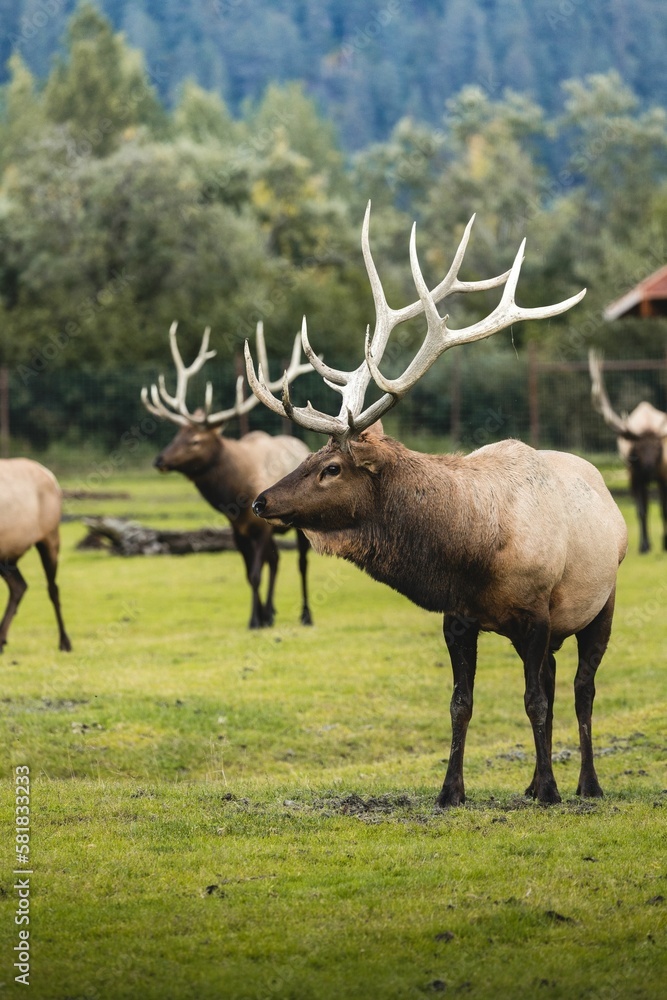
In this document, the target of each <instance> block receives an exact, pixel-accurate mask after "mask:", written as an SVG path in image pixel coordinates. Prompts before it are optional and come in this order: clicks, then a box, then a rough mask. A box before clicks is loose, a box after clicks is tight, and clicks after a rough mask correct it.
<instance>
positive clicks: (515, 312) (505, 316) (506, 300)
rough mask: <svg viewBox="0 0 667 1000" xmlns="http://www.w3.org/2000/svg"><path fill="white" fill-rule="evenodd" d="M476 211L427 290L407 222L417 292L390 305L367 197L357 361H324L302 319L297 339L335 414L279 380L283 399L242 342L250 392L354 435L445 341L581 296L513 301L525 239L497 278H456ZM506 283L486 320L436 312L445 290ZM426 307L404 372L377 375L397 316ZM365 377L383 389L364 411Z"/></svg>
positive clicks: (470, 337)
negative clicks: (294, 394) (328, 391)
mask: <svg viewBox="0 0 667 1000" xmlns="http://www.w3.org/2000/svg"><path fill="white" fill-rule="evenodd" d="M474 221H475V216H474V215H473V217H472V219H471V220H470V222H469V223H468V225H467V226H466V229H465V232H464V234H463V237H462V239H461V242H460V244H459V247H458V249H457V251H456V254H455V255H454V260H453V261H452V265H451V267H450V269H449V271H448V273H447V275H446V276H445V277H444V278H443V280H442V281H441V282H440V284H439V285H437V286H436V287H435V288H434V289H432V290H431V291H429V289H428V286H427V285H426V282H425V281H424V277H423V275H422V272H421V268H420V266H419V261H418V259H417V249H416V224H415V225H413V227H412V235H411V238H410V266H411V269H412V277H413V280H414V283H415V287H416V289H417V293H418V295H419V299H418V301H416V302H413V303H411V304H410V305H408V306H404V307H403V308H402V309H392V307H391V306H390V305H389V304H388V302H387V299H386V296H385V294H384V289H383V287H382V282H381V281H380V277H379V274H378V271H377V268H376V267H375V263H374V261H373V257H372V254H371V249H370V241H369V224H370V202H369V204H368V207H367V208H366V214H365V217H364V224H363V229H362V236H361V247H362V252H363V256H364V262H365V265H366V271H367V273H368V277H369V280H370V284H371V289H372V292H373V301H374V304H375V315H376V319H375V329H374V331H373V335H372V337H371V334H370V328H367V330H366V344H365V359H364V361H363V362H362V364H361V365H360V366H359V368H357V369H355V370H354V371H351V372H346V371H339V370H338V369H335V368H330V367H329V365H325V364H324V363H323V362H322V361H321V360H320V359H319V358H317V357H316V355H315V353H314V351H313V349H312V348H311V346H310V343H309V341H308V334H307V330H306V321H305V319H304V321H303V325H302V329H301V341H302V344H303V350H304V353H305V355H306V357H307V358H308V360H309V361H310V363H311V364H312V366H313V368H314V369H315V370H316V371H317V372H318V373H319V374H320V375H321V376H322V378H323V379H324V381H325V382H326V384H327V385H329V386H330V387H331V388H332V389H335V390H336V391H337V392H339V393H340V394H341V396H342V397H343V402H342V406H341V409H340V412H339V414H338V416H337V417H333V416H330V415H328V414H326V413H322V412H320V411H319V410H315V409H314V408H313V407H312V406H311V404H310V403H308V404H307V406H305V407H297V406H294V405H293V404H292V401H291V399H290V396H289V390H288V388H287V384H286V383H285V382H284V381H283V392H282V402H281V401H280V400H278V399H276V397H275V396H274V395H273V394H272V393H271V392H270V391H269V388H270V387H269V386H268V385H267V384H266V383H265V380H264V377H263V372H262V368H261V366H260V369H259V372H258V373H257V375H256V374H255V369H254V365H253V362H252V357H251V355H250V349H249V347H248V343H247V342H246V345H245V357H246V370H247V373H248V382H249V384H250V387H251V389H252V391H253V392H254V393H255V394H256V395H257V396H259V398H260V399H261V400H262V402H263V403H265V404H266V405H267V406H268V407H269V408H270V409H272V410H275V411H276V412H277V413H280V414H282V415H283V416H287V417H290V418H291V419H292V420H293V421H294V422H295V423H298V424H301V426H302V427H306V428H308V429H309V430H315V431H321V432H323V433H325V434H330V435H332V436H333V437H335V438H337V439H338V440H339V441H341V442H343V441H345V440H346V439H347V438H348V437H350V436H351V435H352V434H359V433H360V432H361V431H362V430H364V429H365V428H366V427H369V426H370V425H371V424H372V423H374V422H375V421H376V420H379V419H380V417H381V416H382V415H383V414H384V413H386V412H387V411H388V410H389V409H391V407H392V406H394V405H395V404H396V403H397V402H398V400H399V399H402V398H403V396H405V394H406V393H407V392H408V391H409V390H410V389H411V388H412V386H413V385H415V383H416V382H417V381H418V380H419V379H420V378H421V377H422V375H423V374H424V373H425V372H426V371H427V370H428V369H429V368H430V367H431V365H432V364H433V363H434V361H435V360H436V359H437V358H438V357H439V356H440V355H441V354H442V353H443V352H444V351H446V350H448V349H449V348H450V347H455V346H457V345H458V344H465V343H468V342H472V341H474V340H482V339H483V338H485V337H490V336H491V335H492V334H494V333H497V332H498V331H499V330H502V329H504V328H505V327H508V326H510V325H511V324H512V323H517V322H519V321H520V320H527V319H547V318H549V317H550V316H557V315H559V313H562V312H565V311H566V310H567V309H570V308H571V307H572V306H573V305H576V303H577V302H579V301H581V299H582V298H583V296H584V295H585V294H586V290H585V289H584V290H583V291H581V292H579V293H578V294H577V295H573V296H572V297H571V298H569V299H566V300H565V301H563V302H558V303H556V304H555V305H551V306H543V307H540V308H536V309H523V308H521V307H520V306H517V304H516V303H515V301H514V294H515V291H516V286H517V282H518V280H519V273H520V271H521V264H522V262H523V251H524V247H525V242H526V241H525V240H524V241H523V242H522V244H521V246H520V247H519V252H518V253H517V255H516V258H515V260H514V264H513V265H512V267H511V268H510V270H509V271H505V272H504V273H503V274H500V275H498V276H497V277H495V278H488V279H486V280H483V281H461V280H460V279H459V269H460V267H461V264H462V262H463V257H464V255H465V252H466V248H467V246H468V240H469V239H470V232H471V230H472V226H473V223H474ZM503 284H504V285H505V289H504V291H503V295H502V298H501V300H500V303H499V304H498V306H497V307H496V308H495V309H494V310H493V312H492V313H490V315H489V316H487V317H486V318H485V319H483V320H480V321H479V322H478V323H474V324H473V325H472V326H468V327H465V328H464V329H462V330H453V329H450V328H449V327H448V326H447V320H448V317H447V316H445V317H444V318H443V317H441V316H440V314H439V312H438V309H437V303H438V302H441V301H442V300H443V299H444V298H446V297H447V296H448V295H452V294H454V293H455V292H464V293H467V292H475V291H485V290H487V289H490V288H497V287H498V286H499V285H503ZM421 313H425V315H426V320H427V333H426V337H425V339H424V342H423V344H422V346H421V348H420V349H419V351H418V352H417V354H416V356H415V357H414V359H413V360H412V361H411V363H410V364H409V365H408V367H407V369H406V371H405V372H404V373H403V375H401V376H400V377H399V378H396V379H387V378H385V377H384V375H382V373H381V371H380V368H379V365H380V362H381V361H382V357H383V355H384V351H385V348H386V346H387V342H388V340H389V336H390V334H391V332H392V330H393V329H394V327H396V326H398V324H399V323H403V322H405V321H406V320H408V319H412V318H413V317H415V316H419V315H420V314H421ZM371 379H372V380H373V381H374V382H375V384H376V385H377V386H378V387H379V388H380V389H381V390H382V391H383V393H384V395H383V396H382V397H381V398H380V399H378V400H377V402H375V403H373V404H371V405H370V406H369V407H367V408H366V409H365V410H364V408H363V406H364V397H365V394H366V389H367V388H368V386H369V384H370V382H371Z"/></svg>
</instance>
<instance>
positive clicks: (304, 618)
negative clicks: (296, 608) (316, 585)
mask: <svg viewBox="0 0 667 1000" xmlns="http://www.w3.org/2000/svg"><path fill="white" fill-rule="evenodd" d="M296 544H297V546H298V549H299V573H300V574H301V596H302V599H303V603H302V605H301V624H302V625H312V624H313V619H312V616H311V614H310V608H309V607H308V580H307V574H308V550H309V548H310V542H309V541H308V539H307V538H306V536H305V535H304V533H303V531H299V530H298V529H297V533H296Z"/></svg>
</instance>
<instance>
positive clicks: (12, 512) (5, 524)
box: [0, 458, 72, 652]
mask: <svg viewBox="0 0 667 1000" xmlns="http://www.w3.org/2000/svg"><path fill="white" fill-rule="evenodd" d="M0 495H1V496H2V518H1V519H0V576H2V578H3V579H4V581H5V582H6V584H7V586H8V587H9V601H8V603H7V607H6V609H5V613H4V616H3V619H2V622H0V652H2V649H3V647H4V646H5V644H6V642H7V633H8V631H9V626H10V625H11V622H12V619H13V617H14V615H15V614H16V611H17V609H18V606H19V604H20V603H21V598H22V597H23V595H24V594H25V592H26V590H27V589H28V584H27V583H26V582H25V580H24V578H23V576H22V575H21V571H20V570H19V568H18V565H17V563H18V561H19V559H20V558H21V556H22V555H23V554H24V553H25V552H27V551H28V549H29V548H30V547H31V546H32V545H34V546H35V548H36V549H37V551H38V552H39V555H40V558H41V560H42V566H43V567H44V572H45V573H46V582H47V586H48V589H49V597H50V598H51V603H52V604H53V607H54V610H55V612H56V620H57V622H58V635H59V648H60V649H62V650H65V651H66V652H69V650H71V648H72V644H71V643H70V641H69V637H68V635H67V632H66V631H65V625H64V624H63V616H62V613H61V611H60V595H59V593H58V584H57V583H56V573H57V571H58V554H59V551H60V514H61V507H62V497H61V493H60V487H59V486H58V483H57V482H56V478H55V476H54V475H53V473H52V472H50V471H49V470H48V469H45V468H44V466H43V465H40V464H39V463H38V462H32V461H31V460H30V459H28V458H6V459H2V460H0Z"/></svg>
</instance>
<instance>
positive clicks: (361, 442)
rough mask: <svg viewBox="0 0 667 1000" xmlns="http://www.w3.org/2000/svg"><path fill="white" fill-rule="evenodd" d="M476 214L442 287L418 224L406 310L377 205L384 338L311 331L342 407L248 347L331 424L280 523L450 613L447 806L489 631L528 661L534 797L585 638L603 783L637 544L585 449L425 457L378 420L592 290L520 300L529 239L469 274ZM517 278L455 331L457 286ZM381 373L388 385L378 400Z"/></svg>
mask: <svg viewBox="0 0 667 1000" xmlns="http://www.w3.org/2000/svg"><path fill="white" fill-rule="evenodd" d="M369 208H370V206H369ZM472 221H473V220H471V221H470V223H469V225H468V227H467V228H466V230H465V233H464V236H463V238H462V240H461V243H460V245H459V248H458V250H457V252H456V254H455V257H454V262H453V264H452V266H451V268H450V270H449V272H448V274H447V275H446V277H445V278H444V279H443V280H442V281H441V282H440V284H439V285H438V286H437V287H436V288H434V289H433V290H432V291H429V289H428V286H427V284H426V282H425V280H424V278H423V276H422V272H421V270H420V266H419V262H418V260H417V252H416V241H415V230H414V228H413V232H412V239H411V243H410V261H411V266H412V275H413V279H414V282H415V285H416V288H417V292H418V294H419V299H418V301H416V302H413V303H412V304H411V305H408V306H404V307H403V308H402V309H392V308H391V307H390V306H389V305H388V303H387V300H386V298H385V295H384V291H383V289H382V284H381V282H380V278H379V276H378V273H377V270H376V267H375V264H374V262H373V259H372V256H371V251H370V245H369V238H368V226H369V212H368V211H367V213H366V218H365V221H364V227H363V236H362V248H363V254H364V259H365V263H366V268H367V271H368V275H369V278H370V283H371V286H372V290H373V297H374V301H375V310H376V322H375V329H374V332H373V334H372V336H371V333H370V330H369V331H367V334H366V349H365V355H366V356H365V360H364V361H363V362H362V364H361V365H360V366H359V367H358V368H357V369H356V370H355V371H352V372H348V371H339V370H336V369H334V368H331V367H330V366H329V365H326V364H324V363H323V362H322V361H321V360H320V359H319V358H317V357H316V356H315V354H314V352H313V350H312V349H311V347H310V344H309V342H308V337H307V333H306V326H305V323H304V325H303V329H302V340H303V347H304V351H305V353H306V356H307V357H308V358H309V360H310V361H311V363H312V365H313V367H314V368H315V369H316V370H317V371H318V372H319V373H320V375H321V376H322V377H323V378H324V380H325V381H326V383H327V384H328V385H329V386H331V387H332V388H334V389H336V390H337V391H338V392H339V393H340V394H341V396H342V407H341V410H340V413H339V414H338V416H336V417H332V416H329V415H327V414H325V413H322V412H320V411H317V410H315V409H314V408H313V407H312V406H310V404H309V405H308V406H306V407H297V406H295V405H293V403H292V401H291V399H290V395H289V390H288V387H287V382H286V381H285V384H284V386H283V393H282V401H280V400H278V399H277V398H276V397H275V396H274V395H273V394H272V393H271V392H270V391H269V389H268V387H267V385H266V383H265V381H264V378H263V373H262V371H261V370H260V371H259V373H258V374H255V371H254V367H253V363H252V358H251V356H250V352H249V349H248V346H247V345H246V359H247V368H248V378H249V381H250V384H251V387H252V389H253V392H255V393H256V394H257V395H258V396H259V397H260V398H261V399H262V400H263V401H264V403H265V404H266V405H267V406H269V407H271V409H273V410H275V411H277V412H278V413H282V414H284V415H286V416H289V417H290V418H291V419H292V420H294V421H295V422H297V423H299V424H301V425H302V426H303V427H308V428H310V429H311V430H316V431H321V432H323V433H325V434H329V435H330V440H329V442H328V444H326V445H325V446H324V447H323V448H322V449H321V450H320V451H318V452H317V453H316V454H313V455H310V456H309V457H308V458H307V459H306V460H305V461H304V462H303V463H302V465H301V466H299V468H298V469H296V470H295V471H294V472H292V473H291V474H290V475H289V476H287V477H286V478H285V479H283V480H282V481H281V482H279V483H277V484H276V485H275V486H273V487H272V488H271V489H268V490H265V491H264V492H263V493H261V494H260V495H259V497H258V498H257V499H256V500H255V503H254V510H255V512H256V513H257V514H260V515H261V516H262V517H265V518H266V519H267V520H268V521H270V523H272V524H275V525H285V526H287V525H292V526H294V527H298V528H301V529H303V530H304V531H305V532H306V533H307V535H308V537H309V538H310V540H311V542H312V544H313V546H314V548H315V549H316V550H317V551H319V552H324V553H328V554H331V555H336V556H341V557H342V558H344V559H348V560H349V561H351V562H353V563H355V564H356V565H357V566H360V567H361V568H362V569H364V570H366V572H367V573H369V574H370V575H371V576H372V577H374V578H375V579H376V580H380V581H382V582H384V583H387V584H389V585H390V586H391V587H394V588H395V589H396V590H398V591H399V592H400V593H402V594H405V596H406V597H409V598H410V600H412V601H414V602H415V603H416V604H418V605H420V606H421V607H423V608H426V609H428V610H429V611H439V612H444V636H445V641H446V643H447V647H448V650H449V655H450V658H451V662H452V669H453V674H454V691H453V696H452V699H451V704H450V711H451V720H452V744H451V752H450V757H449V765H448V768H447V774H446V777H445V781H444V785H443V787H442V791H441V792H440V794H439V796H438V800H437V802H438V805H439V806H441V807H444V806H453V805H457V804H459V803H461V802H463V801H464V798H465V793H464V783H463V753H464V745H465V739H466V732H467V729H468V723H469V722H470V718H471V715H472V706H473V683H474V679H475V669H476V663H477V639H478V634H479V632H480V631H488V632H497V633H499V634H501V635H504V636H507V637H508V638H509V639H510V640H511V642H512V644H513V645H514V647H515V649H516V651H517V653H518V654H519V656H520V658H521V659H522V660H523V664H524V672H525V683H526V688H525V708H526V712H527V715H528V718H529V719H530V722H531V725H532V729H533V736H534V741H535V754H536V763H535V770H534V774H533V778H532V780H531V782H530V784H529V786H528V788H527V789H526V794H527V795H530V796H533V797H534V798H537V799H538V800H539V801H540V802H543V803H553V802H558V801H560V796H559V793H558V789H557V787H556V780H555V777H554V773H553V768H552V762H551V742H552V719H553V703H554V687H555V672H556V661H555V658H554V653H555V652H556V650H558V648H559V647H560V645H561V643H562V642H563V640H564V639H566V638H567V637H568V636H570V635H576V637H577V644H578V653H579V665H578V669H577V673H576V677H575V681H574V692H575V707H576V713H577V719H578V723H579V739H580V747H581V771H580V776H579V785H578V789H577V791H578V793H579V794H581V795H585V796H599V795H602V790H601V788H600V785H599V782H598V779H597V775H596V773H595V767H594V764H593V746H592V739H591V715H592V707H593V698H594V694H595V685H594V678H595V672H596V669H597V667H598V665H599V663H600V660H601V658H602V655H603V653H604V651H605V649H606V646H607V642H608V639H609V634H610V630H611V622H612V615H613V608H614V594H615V586H616V573H617V569H618V565H619V563H620V561H621V560H622V559H623V556H624V555H625V551H626V547H627V533H626V528H625V523H624V521H623V518H622V516H621V513H620V511H619V510H618V507H617V506H616V504H615V503H614V501H613V499H612V497H611V495H610V493H609V491H608V490H607V488H606V486H605V484H604V482H603V480H602V477H601V475H600V474H599V472H598V471H597V469H595V468H594V466H592V465H590V464H589V463H588V462H586V461H584V460H583V459H581V458H578V457H576V456H574V455H568V454H559V453H558V452H553V451H535V450H534V449H533V448H530V447H528V446H527V445H525V444H522V443H521V442H519V441H501V442H500V443H498V444H490V445H487V446H485V447H483V448H480V449H479V450H478V451H475V452H473V453H472V454H470V455H466V456H463V455H424V454H419V453H417V452H414V451H409V450H408V449H407V448H405V447H403V445H401V444H399V442H398V441H395V440H393V439H392V438H389V437H386V436H385V435H384V434H383V433H382V430H381V428H380V427H379V426H378V423H377V421H378V420H379V418H380V417H381V416H382V415H383V414H384V413H385V412H386V411H387V410H389V409H390V408H391V407H392V406H394V404H395V403H396V402H398V400H400V399H401V398H402V397H403V396H404V395H405V394H406V393H407V392H408V390H409V389H410V388H411V387H412V386H413V385H414V384H415V383H416V382H417V381H418V379H419V378H421V376H422V375H423V374H424V373H425V372H426V371H427V370H428V369H429V368H430V366H431V365H432V364H433V363H434V361H435V360H436V358H437V357H438V356H439V355H440V354H442V353H443V351H446V350H447V349H448V348H450V347H454V346H456V345H459V344H466V343H470V342H471V341H475V340H480V339H482V338H485V337H489V336H491V335H492V334H494V333H496V332H497V331H499V330H502V329H503V328H505V327H508V326H510V325H511V324H512V323H517V322H519V321H520V320H532V319H542V318H546V317H549V316H556V315H558V314H559V313H562V312H564V311H565V310H566V309H569V308H570V307H571V306H573V305H575V304H576V303H577V302H579V301H580V299H581V298H582V296H583V294H584V292H580V293H579V294H578V295H575V296H573V297H572V298H569V299H567V300H566V301H564V302H559V303H557V304H556V305H552V306H546V307H543V308H536V309H524V308H521V307H519V306H517V305H516V303H515V301H514V295H515V289H516V286H517V281H518V278H519V271H520V268H521V262H522V259H523V248H524V245H523V244H522V245H521V247H520V249H519V252H518V254H517V256H516V259H515V261H514V264H513V266H512V268H511V270H510V271H508V272H506V273H504V274H502V275H499V276H498V277H496V278H492V279H489V280H487V281H471V282H468V281H462V280H460V279H459V277H458V273H459V268H460V266H461V262H462V260H463V255H464V252H465V249H466V246H467V243H468V239H469V235H470V229H471V226H472ZM503 284H504V285H505V288H504V291H503V294H502V297H501V300H500V303H499V304H498V306H497V307H496V308H495V309H494V310H493V311H492V312H491V314H490V315H489V316H487V317H486V318H485V319H482V320H480V321H479V322H477V323H475V324H473V325H472V326H469V327H466V328H465V329H460V330H455V329H452V328H451V327H450V326H449V325H448V321H447V320H448V318H447V317H444V318H442V317H441V316H440V315H439V312H438V309H437V305H436V303H438V302H439V301H441V300H442V299H444V298H445V297H446V296H447V295H449V294H451V293H455V292H473V291H475V290H483V289H490V288H494V287H497V286H500V285H503ZM421 313H423V314H425V317H426V321H427V333H426V336H425V339H424V342H423V344H422V346H421V348H420V349H419V350H418V351H417V354H416V356H415V358H414V359H413V360H412V361H411V362H410V364H409V365H408V367H407V370H406V371H405V373H404V374H403V375H402V376H400V377H399V378H396V379H390V378H387V377H385V376H384V375H383V374H382V373H381V371H380V367H379V366H380V363H381V361H382V356H383V353H384V351H385V347H386V345H387V341H388V338H389V335H390V333H391V331H392V329H393V328H394V327H395V326H396V325H397V324H398V323H401V322H403V321H404V320H407V319H410V318H412V317H414V316H418V315H419V314H421ZM371 379H372V380H373V381H374V382H375V384H376V385H377V386H378V387H379V388H380V390H381V391H382V393H383V395H382V396H381V398H380V399H379V400H377V402H375V403H372V404H371V405H369V406H368V407H367V408H366V409H364V396H365V392H366V389H367V387H368V385H369V384H370V381H371Z"/></svg>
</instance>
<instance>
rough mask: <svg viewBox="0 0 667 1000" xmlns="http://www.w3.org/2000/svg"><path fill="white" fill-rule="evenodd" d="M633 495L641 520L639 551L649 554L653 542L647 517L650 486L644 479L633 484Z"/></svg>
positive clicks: (636, 480)
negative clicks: (650, 537)
mask: <svg viewBox="0 0 667 1000" xmlns="http://www.w3.org/2000/svg"><path fill="white" fill-rule="evenodd" d="M632 494H633V496H634V500H635V507H636V509H637V517H638V519H639V551H640V552H642V553H643V552H648V551H649V550H650V548H651V542H650V540H649V537H648V526H647V515H648V484H647V482H646V481H645V480H644V479H638V478H637V479H635V481H634V482H633V483H632Z"/></svg>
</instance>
